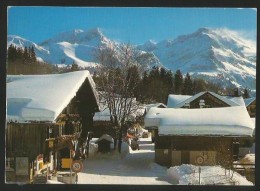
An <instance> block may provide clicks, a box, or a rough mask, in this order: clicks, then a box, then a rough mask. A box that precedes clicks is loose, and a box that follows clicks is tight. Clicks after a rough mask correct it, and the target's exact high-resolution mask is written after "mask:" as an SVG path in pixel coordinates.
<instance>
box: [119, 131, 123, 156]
mask: <svg viewBox="0 0 260 191" xmlns="http://www.w3.org/2000/svg"><path fill="white" fill-rule="evenodd" d="M122 133H123V132H122V127H120V130H119V138H118V139H119V140H118V152H119V153H121V146H122Z"/></svg>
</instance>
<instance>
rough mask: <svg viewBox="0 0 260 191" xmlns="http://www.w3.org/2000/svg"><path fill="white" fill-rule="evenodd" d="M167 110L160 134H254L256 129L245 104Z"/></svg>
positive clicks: (161, 121) (161, 119)
mask: <svg viewBox="0 0 260 191" xmlns="http://www.w3.org/2000/svg"><path fill="white" fill-rule="evenodd" d="M167 112H168V114H167V116H166V117H162V118H160V123H159V127H158V132H159V135H225V136H252V134H253V130H254V124H253V123H252V120H251V119H250V116H249V114H248V112H247V110H246V107H244V106H237V107H224V108H205V109H171V110H169V111H167ZM157 115H160V114H157Z"/></svg>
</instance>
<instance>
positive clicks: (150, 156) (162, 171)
mask: <svg viewBox="0 0 260 191" xmlns="http://www.w3.org/2000/svg"><path fill="white" fill-rule="evenodd" d="M123 155H124V154H123ZM166 170H167V168H166V167H162V166H159V165H157V164H156V163H154V144H152V143H151V140H150V139H149V138H147V139H145V138H143V139H140V150H137V151H132V150H131V149H130V151H129V153H127V154H125V155H124V156H120V155H119V154H113V155H112V154H105V155H101V154H99V155H97V156H95V157H92V158H88V159H86V160H85V161H84V169H83V172H81V173H78V184H132V185H134V184H137V185H141V184H144V185H165V184H170V183H169V182H168V181H167V177H166V174H167V173H166Z"/></svg>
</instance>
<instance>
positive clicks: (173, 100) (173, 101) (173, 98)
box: [167, 94, 192, 108]
mask: <svg viewBox="0 0 260 191" xmlns="http://www.w3.org/2000/svg"><path fill="white" fill-rule="evenodd" d="M191 97H192V96H190V95H175V94H169V96H168V101H167V107H172V108H176V106H177V105H178V104H179V103H181V102H183V101H185V100H187V99H189V98H191Z"/></svg>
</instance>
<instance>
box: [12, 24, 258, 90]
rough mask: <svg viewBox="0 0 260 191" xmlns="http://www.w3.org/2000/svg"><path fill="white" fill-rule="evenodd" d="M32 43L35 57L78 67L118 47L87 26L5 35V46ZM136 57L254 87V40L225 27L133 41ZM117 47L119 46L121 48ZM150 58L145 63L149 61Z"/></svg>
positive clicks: (242, 85) (207, 78)
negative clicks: (39, 36)
mask: <svg viewBox="0 0 260 191" xmlns="http://www.w3.org/2000/svg"><path fill="white" fill-rule="evenodd" d="M10 44H14V45H15V46H18V47H25V46H27V47H28V46H34V48H35V52H36V55H37V58H38V60H43V61H46V62H48V63H51V64H65V65H70V64H72V63H73V62H74V63H77V64H78V65H80V66H82V67H95V66H96V65H97V63H96V58H95V51H96V50H97V48H98V47H99V46H105V47H108V48H113V47H117V46H118V43H117V42H115V41H113V40H110V39H109V38H107V37H106V36H104V35H103V34H102V32H101V31H100V30H99V29H91V30H88V31H84V30H80V29H76V30H73V31H68V32H64V33H60V34H58V35H56V36H54V37H53V38H50V39H47V40H46V41H44V42H42V43H40V44H36V43H34V42H31V41H29V40H26V39H23V38H21V37H18V36H14V35H10V36H8V46H9V45H10ZM136 48H137V51H138V53H139V55H140V56H139V61H140V62H141V63H142V64H145V63H146V64H145V67H146V68H147V69H150V68H151V67H152V66H161V67H165V68H168V69H171V70H172V71H176V70H177V69H180V70H181V71H182V73H183V74H185V73H187V72H189V73H190V74H192V76H193V77H194V78H195V77H202V78H204V79H206V80H210V81H211V80H212V81H214V82H219V83H221V84H222V85H224V86H228V85H230V84H234V85H236V86H237V87H247V88H250V89H251V90H255V86H256V80H255V79H256V44H255V43H253V42H251V41H249V40H246V39H244V38H243V37H242V36H240V35H239V34H238V33H237V32H235V31H230V30H228V29H209V28H201V29H199V30H197V31H196V32H194V33H192V34H189V35H183V36H179V37H178V38H176V39H174V40H164V41H161V42H158V43H156V42H154V41H152V40H149V41H147V42H146V43H144V44H143V45H138V46H136ZM119 52H120V51H119ZM147 62H148V63H147Z"/></svg>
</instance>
